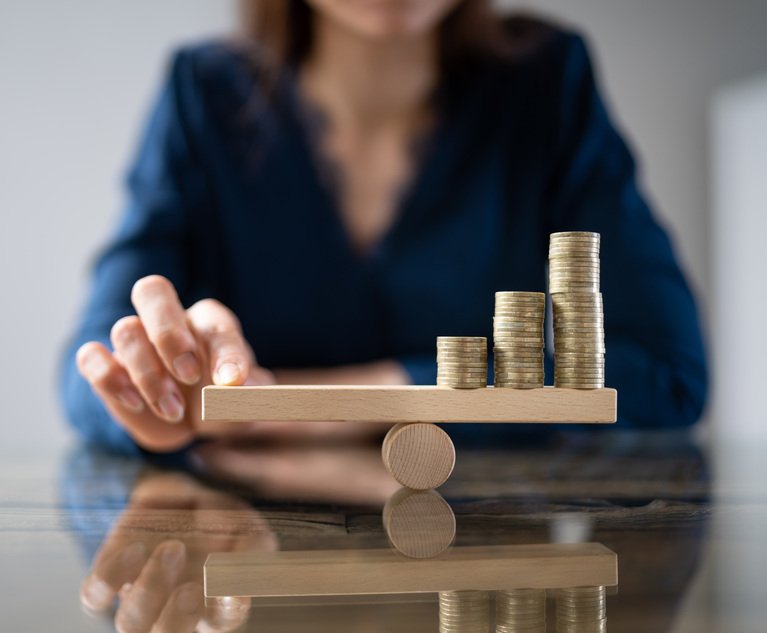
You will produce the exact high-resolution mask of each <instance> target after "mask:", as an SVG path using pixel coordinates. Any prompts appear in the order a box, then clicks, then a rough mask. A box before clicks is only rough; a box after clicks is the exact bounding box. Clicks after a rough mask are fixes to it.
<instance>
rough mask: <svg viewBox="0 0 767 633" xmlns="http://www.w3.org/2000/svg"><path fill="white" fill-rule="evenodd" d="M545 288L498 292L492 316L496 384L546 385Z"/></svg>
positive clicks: (510, 385) (517, 387)
mask: <svg viewBox="0 0 767 633" xmlns="http://www.w3.org/2000/svg"><path fill="white" fill-rule="evenodd" d="M545 308H546V295H545V294H543V293H542V292H496V293H495V316H494V317H493V367H494V368H495V386H496V387H511V388H513V389H535V388H537V387H543V317H544V314H545Z"/></svg>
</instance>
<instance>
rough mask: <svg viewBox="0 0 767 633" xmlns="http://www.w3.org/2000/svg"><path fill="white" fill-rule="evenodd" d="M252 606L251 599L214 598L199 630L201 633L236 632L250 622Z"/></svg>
mask: <svg viewBox="0 0 767 633" xmlns="http://www.w3.org/2000/svg"><path fill="white" fill-rule="evenodd" d="M250 605H251V600H250V598H243V597H232V598H213V599H211V600H210V606H209V607H208V608H207V610H206V614H205V618H204V619H203V620H202V622H200V624H199V626H198V629H197V630H198V631H199V633H229V632H230V631H236V630H237V629H239V628H240V627H241V626H242V625H243V624H245V622H247V621H248V617H249V616H250Z"/></svg>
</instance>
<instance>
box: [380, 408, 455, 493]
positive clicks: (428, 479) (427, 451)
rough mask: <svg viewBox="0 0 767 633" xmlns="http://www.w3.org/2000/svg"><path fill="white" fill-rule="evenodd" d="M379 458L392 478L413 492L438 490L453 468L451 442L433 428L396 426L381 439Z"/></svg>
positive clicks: (433, 426) (415, 425) (421, 425)
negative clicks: (380, 457)
mask: <svg viewBox="0 0 767 633" xmlns="http://www.w3.org/2000/svg"><path fill="white" fill-rule="evenodd" d="M381 455H382V457H383V462H384V464H385V465H386V468H387V469H388V470H389V472H390V473H391V474H392V476H393V477H394V478H395V479H396V480H397V481H398V482H399V483H401V484H402V485H403V486H406V487H407V488H413V489H414V490H429V489H431V488H437V487H438V486H441V485H442V484H443V483H445V482H446V481H447V478H448V477H450V473H452V472H453V466H454V465H455V447H454V446H453V442H452V440H451V439H450V437H449V436H448V434H447V433H445V431H443V430H442V429H441V428H439V427H438V426H436V425H435V424H421V423H414V424H397V425H396V426H394V427H392V428H391V430H390V431H389V432H388V433H387V435H386V437H385V438H384V441H383V447H382V450H381Z"/></svg>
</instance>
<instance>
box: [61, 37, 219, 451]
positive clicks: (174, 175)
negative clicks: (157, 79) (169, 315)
mask: <svg viewBox="0 0 767 633" xmlns="http://www.w3.org/2000/svg"><path fill="white" fill-rule="evenodd" d="M201 108H202V102H201V99H200V97H199V96H198V94H197V90H196V87H195V79H194V67H193V64H192V62H191V60H190V59H189V58H188V54H186V53H184V52H181V53H178V54H177V55H176V56H175V58H174V59H173V61H172V64H171V66H170V69H169V72H168V73H167V78H166V80H165V82H164V85H163V86H162V89H161V91H160V94H159V96H158V98H157V100H156V103H155V105H154V108H153V110H152V112H151V116H150V117H149V120H148V124H147V126H146V130H145V133H144V136H143V140H142V142H141V144H140V146H139V150H138V153H137V156H136V159H135V161H134V164H133V167H132V169H131V170H130V172H129V175H128V179H127V193H128V195H127V204H126V207H125V209H124V212H123V214H122V217H121V219H120V222H119V226H118V228H117V230H116V232H115V233H114V235H113V236H112V238H111V240H110V241H109V243H108V245H107V247H106V248H105V249H104V251H103V252H102V254H101V255H100V257H99V258H98V260H97V262H96V265H95V266H94V269H93V273H92V279H91V282H90V292H89V299H88V301H87V303H86V307H85V309H84V312H83V314H82V316H81V318H80V321H79V324H78V327H77V329H76V332H75V334H74V336H73V337H72V338H71V340H70V342H69V344H68V345H67V347H66V351H65V353H64V356H63V359H62V366H61V371H60V381H59V383H60V384H59V386H60V395H61V399H62V401H63V405H64V409H65V412H66V416H67V418H68V420H69V422H70V423H71V425H72V426H73V427H74V428H75V429H76V430H77V431H78V432H79V434H80V435H81V436H82V437H83V438H84V439H85V440H86V441H88V442H91V443H95V444H99V445H101V446H105V447H109V448H111V449H113V450H116V451H119V452H123V453H136V452H138V451H139V449H138V448H137V447H136V445H135V444H134V442H133V441H132V439H131V438H130V437H129V436H128V434H127V433H126V432H125V431H123V429H122V428H121V427H120V426H118V425H117V423H116V422H115V421H114V420H112V419H111V417H110V416H109V414H108V412H107V411H106V409H105V408H104V406H103V405H102V403H101V401H100V400H99V399H98V398H97V397H96V396H95V394H94V393H93V392H92V391H91V389H90V386H89V385H88V383H87V382H86V381H85V380H84V379H83V378H82V377H81V376H80V375H79V373H78V371H77V367H76V366H75V353H76V351H77V349H78V347H79V346H80V345H82V344H83V343H85V342H87V341H100V342H102V343H104V344H105V345H107V346H109V332H110V329H111V327H112V325H113V324H114V323H115V322H116V321H117V320H118V319H120V318H121V317H123V316H125V315H128V314H133V313H134V310H133V308H132V306H131V303H130V292H131V287H132V286H133V284H134V283H135V282H136V280H138V279H139V278H141V277H144V276H146V275H149V274H160V275H164V276H165V277H167V278H168V279H170V280H171V281H172V282H173V284H174V285H175V287H176V288H177V290H178V291H179V295H180V297H181V300H182V302H184V304H185V305H188V303H190V302H192V301H194V300H196V299H198V298H201V297H203V296H205V295H206V294H208V291H209V289H210V288H209V286H210V283H209V282H210V279H209V277H210V274H211V270H210V266H209V262H210V261H211V258H210V257H209V256H206V248H209V246H208V245H207V244H206V240H202V239H200V231H199V228H198V227H199V225H200V222H199V221H198V218H199V217H200V215H201V214H203V213H205V212H206V211H207V210H209V209H210V206H211V204H210V196H209V195H208V191H207V188H206V175H205V173H204V170H203V168H202V166H201V163H200V161H199V160H198V159H197V155H198V150H197V148H196V147H195V146H194V142H193V135H192V134H191V132H190V129H191V128H192V127H193V126H194V124H195V118H196V117H199V116H201ZM205 262H208V264H205Z"/></svg>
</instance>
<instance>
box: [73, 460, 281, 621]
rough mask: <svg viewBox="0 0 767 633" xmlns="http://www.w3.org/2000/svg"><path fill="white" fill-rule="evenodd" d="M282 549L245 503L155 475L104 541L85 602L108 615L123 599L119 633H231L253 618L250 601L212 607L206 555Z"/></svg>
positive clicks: (177, 478)
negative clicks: (205, 584) (205, 580)
mask: <svg viewBox="0 0 767 633" xmlns="http://www.w3.org/2000/svg"><path fill="white" fill-rule="evenodd" d="M223 526H226V527H223ZM276 548H277V540H276V537H275V535H274V534H273V533H272V532H271V531H270V530H269V527H268V525H267V524H266V523H265V522H264V520H263V519H262V518H261V517H260V516H259V515H258V514H257V513H256V512H255V510H253V509H252V508H251V507H250V506H248V505H247V504H245V503H244V502H243V501H241V500H239V499H237V498H235V497H231V496H229V495H225V494H222V493H219V492H216V491H213V490H210V489H207V488H205V487H203V486H201V485H200V484H199V483H197V482H195V481H193V480H192V479H190V478H188V477H186V476H183V475H179V474H157V475H151V476H149V477H148V478H147V479H145V480H144V481H142V482H141V483H139V484H138V485H137V486H136V488H135V490H134V492H133V494H132V496H131V501H130V505H129V507H128V508H127V509H126V510H125V511H124V512H123V514H122V515H121V516H120V518H119V520H118V521H117V525H116V526H115V527H114V528H113V530H112V531H111V533H110V534H109V535H108V536H107V538H106V539H105V541H104V543H102V545H101V548H100V550H99V552H98V553H97V555H96V557H95V560H94V563H93V567H92V569H91V571H90V573H89V574H88V576H87V577H86V578H85V580H84V581H83V584H82V587H81V590H80V599H81V601H82V603H83V605H84V606H85V607H86V608H88V609H89V610H92V611H105V610H107V609H108V608H109V607H110V606H111V605H112V603H113V601H114V598H115V597H118V596H119V606H118V608H117V611H116V614H115V626H116V627H117V630H118V631H120V632H121V633H128V632H130V633H133V632H136V633H138V632H149V631H150V630H151V631H163V632H166V631H167V632H174V633H175V632H177V631H178V632H179V633H181V632H184V633H186V632H188V633H191V632H192V631H195V630H199V631H208V632H211V633H212V632H221V633H224V632H226V631H232V630H234V629H236V628H237V627H239V626H240V625H241V624H243V623H244V622H245V620H247V617H248V614H249V609H250V601H249V599H243V598H225V599H220V600H216V601H214V602H213V603H210V604H209V605H208V606H206V605H205V604H204V598H203V590H202V574H203V564H204V562H205V559H206V557H207V556H208V554H209V553H211V552H222V551H244V550H254V549H255V550H274V549H276Z"/></svg>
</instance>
